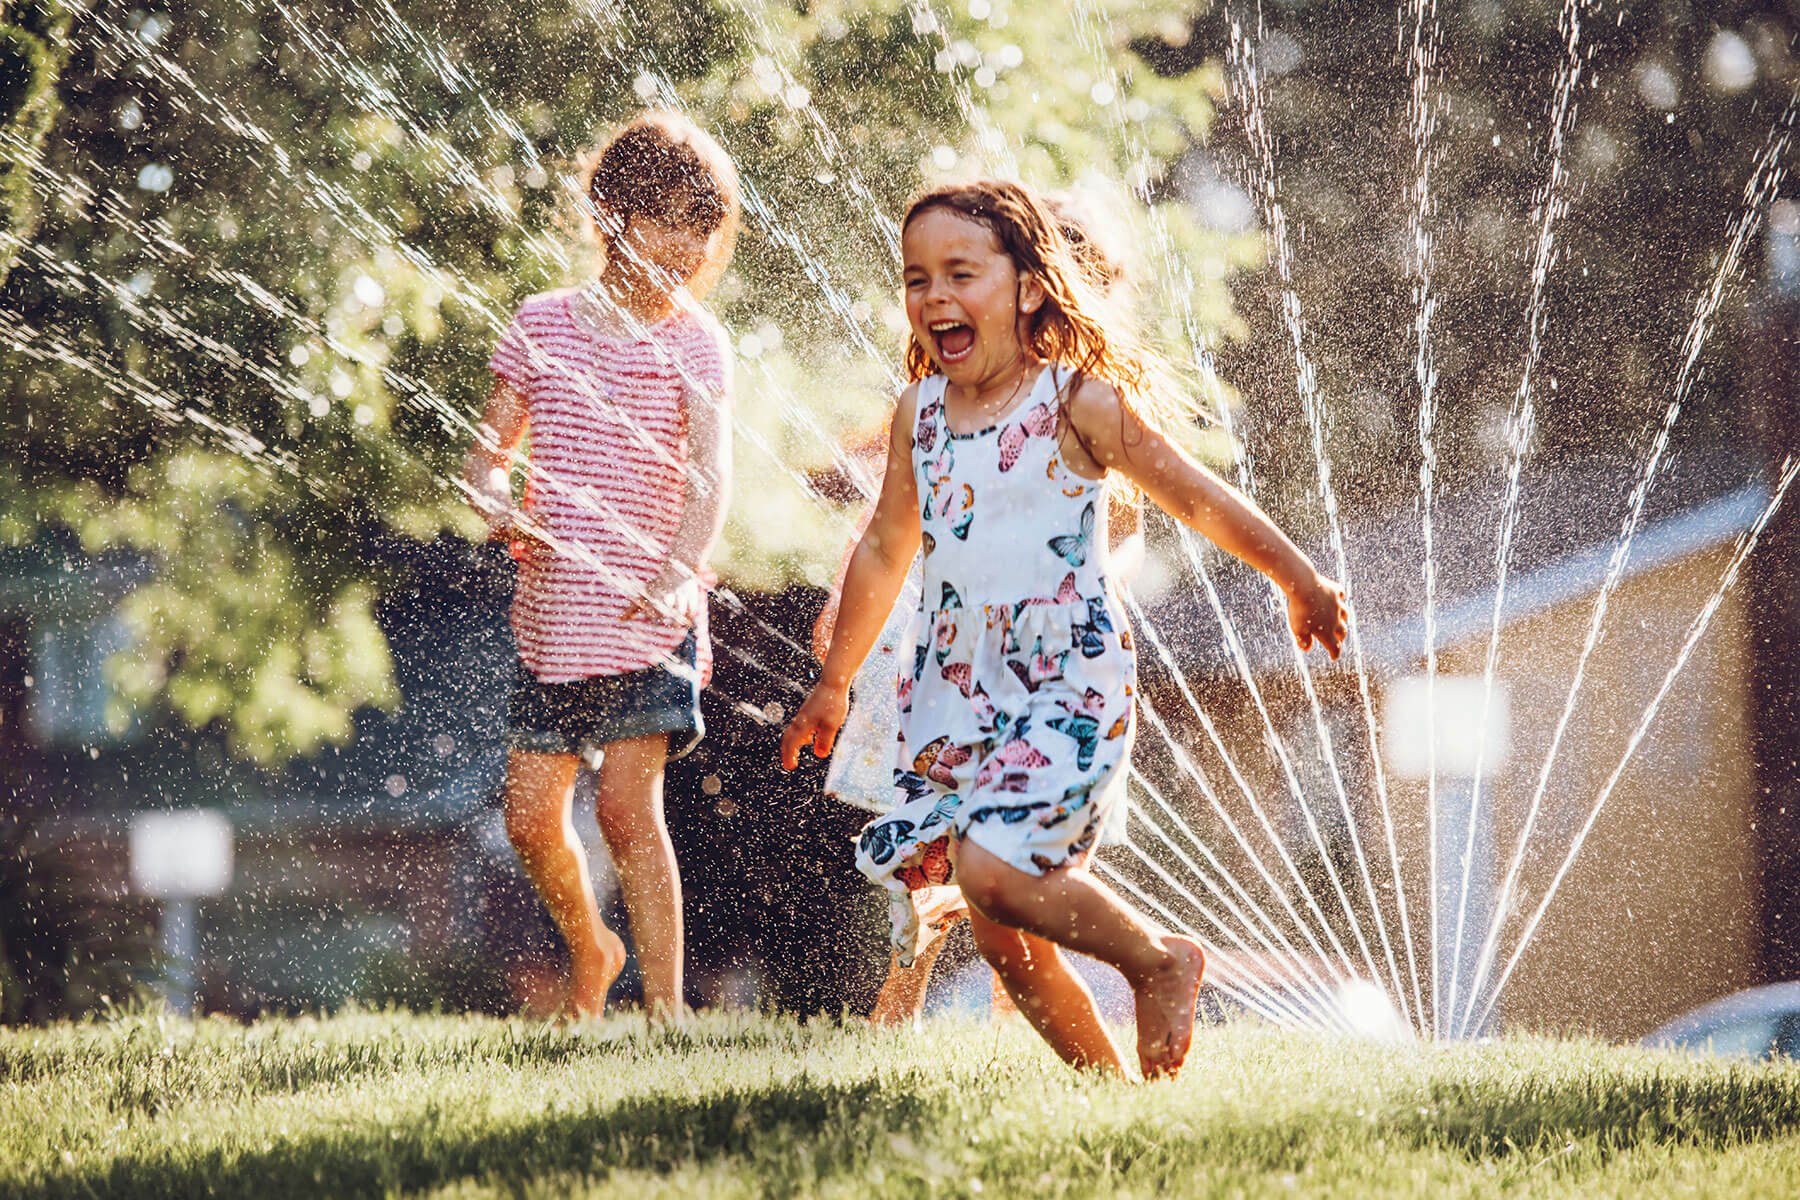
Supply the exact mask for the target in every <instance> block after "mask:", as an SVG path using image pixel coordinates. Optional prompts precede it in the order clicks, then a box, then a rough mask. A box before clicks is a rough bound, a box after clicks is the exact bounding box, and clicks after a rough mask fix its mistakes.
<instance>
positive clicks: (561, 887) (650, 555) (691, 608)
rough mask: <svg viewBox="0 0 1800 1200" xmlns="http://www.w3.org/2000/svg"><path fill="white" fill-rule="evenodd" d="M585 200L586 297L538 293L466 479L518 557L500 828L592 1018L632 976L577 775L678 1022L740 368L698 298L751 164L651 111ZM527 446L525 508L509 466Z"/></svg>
mask: <svg viewBox="0 0 1800 1200" xmlns="http://www.w3.org/2000/svg"><path fill="white" fill-rule="evenodd" d="M582 208H583V211H584V212H585V214H586V216H587V217H588V219H589V220H591V222H592V224H593V228H594V232H595V234H596V236H597V239H598V241H599V245H600V249H601V253H602V265H601V269H600V272H599V274H598V276H597V278H595V279H594V280H593V281H591V282H590V283H588V284H587V285H586V286H584V287H581V288H574V289H565V290H560V291H553V292H546V293H543V294H541V295H537V296H532V297H530V298H528V299H527V300H526V301H525V302H524V304H523V305H521V306H520V308H519V312H518V314H517V315H516V316H515V317H514V318H513V320H512V323H511V324H510V325H509V326H508V327H507V329H506V332H505V333H504V334H503V335H502V337H501V339H500V345H499V347H498V348H497V349H496V350H495V351H494V355H493V358H492V360H491V361H490V363H489V365H490V367H491V368H492V370H493V372H494V375H495V379H494V386H493V393H492V395H491V397H490V399H489V401H488V406H487V410H486V412H485V413H484V414H483V416H482V419H481V424H480V427H479V429H478V431H477V433H478V436H477V439H476V444H475V446H474V447H473V448H472V449H471V451H470V453H469V458H468V463H467V466H466V468H465V478H466V482H467V484H468V487H469V490H470V494H471V498H472V501H473V503H474V504H475V506H476V508H477V509H478V510H479V511H481V512H482V514H483V515H484V516H485V517H486V519H487V522H488V529H489V532H490V535H491V536H493V537H496V538H507V539H510V540H511V542H512V546H513V554H514V557H516V558H517V559H518V561H519V582H518V587H517V591H516V592H515V594H514V597H513V603H512V614H511V624H512V630H513V635H514V638H515V640H516V641H517V644H518V652H519V665H518V672H517V678H516V682H515V684H514V688H513V693H512V698H511V702H510V704H509V707H508V711H507V740H508V743H509V745H510V747H511V754H510V756H509V758H508V762H507V774H506V796H505V816H506V831H507V835H508V837H509V838H511V840H512V844H513V846H514V848H515V849H517V851H518V853H519V858H520V860H521V861H522V862H523V863H524V866H525V870H526V873H527V874H528V875H529V876H530V878H531V881H532V883H533V885H534V886H535V887H536V889H537V892H538V895H539V896H540V897H542V899H543V901H544V904H545V906H546V907H547V908H548V909H549V910H550V915H551V916H552V917H553V918H554V919H555V921H556V925H557V928H558V929H559V930H561V932H562V934H563V937H564V938H565V939H566V940H567V942H568V945H569V954H570V978H569V993H568V1000H567V1005H566V1008H567V1010H568V1011H569V1012H570V1013H571V1015H577V1016H583V1015H599V1014H600V1013H602V1012H603V1011H604V1010H605V1007H606V994H607V991H608V989H609V988H610V987H611V986H612V983H613V980H614V979H615V978H617V977H618V974H619V971H620V970H621V968H622V967H623V966H624V963H625V949H624V944H623V943H622V942H621V941H620V939H619V938H618V936H617V935H616V934H614V933H613V932H612V931H611V930H610V929H608V928H607V927H606V925H605V923H604V922H603V921H602V920H601V918H600V911H599V906H598V904H597V903H596V901H595V896H594V889H593V885H592V882H591V881H590V880H589V878H588V872H587V862H586V859H585V857H584V856H583V854H582V852H581V846H580V842H579V841H578V840H577V838H576V835H575V830H574V825H573V823H572V821H571V819H570V805H571V802H572V796H573V788H574V781H575V771H576V768H577V767H578V765H579V764H580V762H581V760H582V759H583V758H584V757H585V758H586V759H587V760H588V761H589V762H590V763H593V764H594V765H596V767H597V769H598V771H599V789H598V797H597V801H596V816H597V818H598V821H599V825H600V830H601V833H602V834H603V835H604V836H605V838H606V844H607V848H608V849H609V850H610V851H611V854H612V859H613V864H614V866H615V868H616V869H617V871H618V875H619V882H620V885H621V889H622V891H623V893H624V898H625V908H626V913H627V915H628V917H629V919H630V922H631V931H632V936H633V940H634V941H635V943H636V945H637V954H638V964H639V970H640V973H641V975H642V977H643V989H644V1005H645V1007H646V1008H647V1009H648V1010H650V1011H651V1012H652V1013H664V1014H672V1013H677V1012H679V1011H680V1010H681V1007H682V940H683V934H682V922H681V878H680V874H679V872H678V870H677V868H676V864H675V854H674V849H673V847H672V846H671V844H670V842H669V834H668V829H667V827H666V825H665V823H664V820H663V797H662V784H663V766H664V763H665V762H666V761H667V759H668V757H669V751H670V745H671V740H672V739H673V741H674V744H675V746H676V747H677V749H676V751H675V753H676V756H677V757H679V756H680V755H681V754H685V753H686V752H687V751H688V750H689V749H691V748H692V747H693V744H694V743H695V742H696V741H698V740H699V737H700V735H701V733H702V732H703V727H702V724H701V719H700V708H699V693H700V688H701V686H702V684H704V682H705V681H706V679H707V677H708V675H709V673H710V669H711V665H712V655H711V646H710V643H709V642H708V640H707V632H706V605H705V601H704V596H703V580H704V576H705V563H706V557H707V555H708V553H709V552H710V551H711V549H712V546H713V543H714V542H715V541H716V540H717V538H718V535H719V530H720V528H721V526H722V525H723V523H724V516H725V499H726V495H727V492H728V489H729V484H730V479H729V466H730V461H731V447H730V430H731V424H730V409H731V357H730V345H729V342H728V340H727V339H726V337H725V336H724V333H723V331H722V330H721V329H720V327H719V325H718V323H717V322H716V321H714V320H713V319H712V318H711V317H710V316H708V315H707V314H706V313H704V312H703V311H701V309H700V307H699V305H698V303H697V300H696V297H698V296H702V295H704V294H705V292H706V290H707V288H708V287H709V286H710V285H711V284H712V283H713V282H715V281H716V280H717V279H718V277H719V275H720V274H721V273H722V272H723V270H724V268H725V264H726V263H727V261H729V259H730V256H731V248H732V243H733V240H734V236H735V233H736V229H737V217H738V208H739V192H738V181H737V173H736V171H735V170H734V169H733V167H732V165H731V162H730V160H729V159H728V158H727V157H726V156H725V153H724V151H723V150H721V149H720V148H719V146H718V145H717V143H715V142H714V141H713V140H712V139H711V138H710V137H708V136H707V135H706V134H705V133H704V132H702V131H701V130H700V129H699V128H697V127H696V126H695V125H694V124H693V123H692V122H690V121H689V120H687V119H686V118H685V117H681V116H678V115H674V114H669V113H652V114H646V115H644V116H640V117H639V118H637V119H636V120H634V121H633V122H632V123H631V124H630V125H628V126H627V127H626V128H625V129H624V130H623V131H622V132H620V133H619V135H618V136H617V137H615V138H614V139H613V140H612V141H611V142H610V143H608V144H607V145H606V146H605V148H604V149H602V150H601V151H600V153H599V155H598V156H597V158H595V160H594V162H593V165H592V166H591V168H589V169H588V170H587V172H586V174H585V186H584V188H583V191H582ZM527 436H529V447H530V450H529V455H528V456H527V458H526V462H527V464H528V469H527V472H526V479H527V482H526V489H525V497H524V501H523V503H522V505H515V504H514V502H513V498H512V489H511V482H510V467H511V465H512V462H513V460H514V452H515V449H516V448H518V447H519V446H520V444H521V442H522V441H524V440H525V439H526V438H527Z"/></svg>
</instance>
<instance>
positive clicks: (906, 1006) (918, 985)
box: [869, 885, 969, 1025]
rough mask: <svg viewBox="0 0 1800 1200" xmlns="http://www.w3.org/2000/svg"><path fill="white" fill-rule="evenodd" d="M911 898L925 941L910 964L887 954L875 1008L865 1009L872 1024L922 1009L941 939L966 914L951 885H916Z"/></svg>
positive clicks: (886, 1022)
mask: <svg viewBox="0 0 1800 1200" xmlns="http://www.w3.org/2000/svg"><path fill="white" fill-rule="evenodd" d="M912 898H913V903H914V904H915V905H916V906H917V911H918V914H919V923H920V924H921V925H922V926H924V929H925V942H924V944H923V945H922V946H920V947H919V953H918V955H917V957H915V958H914V959H913V965H912V966H910V967H903V966H901V965H900V960H899V957H898V955H890V956H889V958H888V973H887V978H886V979H884V980H882V981H881V991H880V992H879V993H878V994H877V995H876V997H875V1007H874V1008H872V1009H870V1010H869V1020H870V1022H871V1023H873V1024H876V1025H899V1024H901V1023H903V1022H906V1021H911V1020H915V1019H916V1018H917V1017H918V1015H919V1014H920V1013H921V1012H922V1011H924V1008H925V985H926V984H928V983H930V982H931V971H932V968H933V967H934V966H936V965H937V960H938V955H939V954H940V953H942V951H943V949H944V939H945V938H947V937H949V936H950V931H951V930H952V929H953V928H955V926H956V922H957V921H959V920H961V919H962V918H963V917H966V916H968V915H969V905H968V902H967V901H965V900H964V899H963V898H962V892H961V891H960V890H958V889H957V888H955V887H953V886H949V885H945V886H940V887H928V888H920V889H919V890H918V891H915V892H914V893H913V894H912Z"/></svg>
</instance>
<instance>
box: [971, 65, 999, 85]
mask: <svg viewBox="0 0 1800 1200" xmlns="http://www.w3.org/2000/svg"><path fill="white" fill-rule="evenodd" d="M975 86H976V87H984V88H990V87H993V86H994V68H992V67H981V68H979V69H977V70H976V72H975Z"/></svg>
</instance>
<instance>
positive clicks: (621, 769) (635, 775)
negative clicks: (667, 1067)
mask: <svg viewBox="0 0 1800 1200" xmlns="http://www.w3.org/2000/svg"><path fill="white" fill-rule="evenodd" d="M668 756H669V735H668V734H666V733H654V734H649V735H647V736H645V737H637V738H626V739H624V740H622V741H617V742H608V743H607V744H606V755H605V757H604V758H603V759H602V760H601V763H600V790H599V796H598V797H597V799H596V801H595V812H594V815H595V818H596V819H597V820H598V821H599V822H600V832H601V834H602V835H603V836H604V837H605V838H606V848H607V849H608V850H609V851H611V852H612V860H613V869H614V870H616V871H618V873H619V890H620V891H621V892H622V893H623V894H624V897H625V912H626V914H627V915H628V916H629V917H630V919H631V940H632V942H633V943H634V944H635V945H636V946H637V956H638V970H639V972H640V973H641V974H642V975H643V978H644V1008H645V1009H647V1010H648V1011H649V1012H651V1013H652V1014H659V1013H660V1014H662V1015H665V1016H667V1015H674V1014H678V1013H680V1012H681V1011H682V998H681V965H682V952H683V945H682V928H681V872H680V870H679V869H678V868H677V867H676V865H675V847H674V845H673V844H671V843H670V841H669V829H668V826H667V825H666V824H665V823H664V821H663V764H664V763H665V762H667V760H668Z"/></svg>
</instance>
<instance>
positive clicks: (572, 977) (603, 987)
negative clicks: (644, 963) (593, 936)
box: [563, 929, 625, 1018]
mask: <svg viewBox="0 0 1800 1200" xmlns="http://www.w3.org/2000/svg"><path fill="white" fill-rule="evenodd" d="M597 940H598V941H599V943H600V944H599V954H598V955H595V954H593V953H592V952H589V953H587V954H582V955H579V956H577V957H576V959H575V962H574V963H573V964H572V965H571V966H570V968H569V995H568V999H567V1000H565V1001H564V1003H563V1008H564V1010H565V1012H566V1013H567V1014H568V1015H569V1016H571V1017H576V1018H581V1017H603V1016H605V1015H606V993H607V992H609V991H611V990H612V985H613V980H615V979H617V978H618V977H619V972H620V971H623V970H624V969H625V943H624V942H622V941H620V940H619V935H618V934H616V933H614V932H613V931H612V930H610V929H602V930H600V931H599V936H598V938H597Z"/></svg>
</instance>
